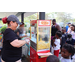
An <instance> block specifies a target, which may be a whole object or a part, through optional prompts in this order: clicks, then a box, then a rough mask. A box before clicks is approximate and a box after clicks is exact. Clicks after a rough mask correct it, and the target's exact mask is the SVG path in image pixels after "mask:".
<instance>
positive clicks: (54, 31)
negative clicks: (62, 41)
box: [51, 26, 58, 36]
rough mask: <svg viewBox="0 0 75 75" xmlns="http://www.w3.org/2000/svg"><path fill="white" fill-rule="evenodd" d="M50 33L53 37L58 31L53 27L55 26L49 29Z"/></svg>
mask: <svg viewBox="0 0 75 75" xmlns="http://www.w3.org/2000/svg"><path fill="white" fill-rule="evenodd" d="M51 30H52V31H51V33H52V36H55V34H56V32H57V31H58V29H57V28H56V27H55V26H52V29H51Z"/></svg>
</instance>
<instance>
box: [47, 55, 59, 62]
mask: <svg viewBox="0 0 75 75" xmlns="http://www.w3.org/2000/svg"><path fill="white" fill-rule="evenodd" d="M46 62H59V58H58V57H57V56H55V55H50V56H48V57H47V59H46Z"/></svg>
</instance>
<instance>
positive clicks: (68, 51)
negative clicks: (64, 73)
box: [60, 44, 75, 62]
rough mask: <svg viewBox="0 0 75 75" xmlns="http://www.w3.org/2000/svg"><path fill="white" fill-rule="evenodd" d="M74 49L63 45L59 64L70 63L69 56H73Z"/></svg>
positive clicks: (68, 45)
mask: <svg viewBox="0 0 75 75" xmlns="http://www.w3.org/2000/svg"><path fill="white" fill-rule="evenodd" d="M74 50H75V49H74V47H73V46H72V45H70V44H64V45H63V47H62V52H61V56H62V57H61V58H60V61H61V62H72V60H71V56H72V55H74V53H75V51H74Z"/></svg>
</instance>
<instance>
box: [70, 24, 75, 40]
mask: <svg viewBox="0 0 75 75" xmlns="http://www.w3.org/2000/svg"><path fill="white" fill-rule="evenodd" d="M70 34H71V35H72V38H73V39H74V40H75V25H74V24H72V25H71V32H70Z"/></svg>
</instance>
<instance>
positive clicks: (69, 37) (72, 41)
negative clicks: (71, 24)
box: [66, 34, 75, 46]
mask: <svg viewBox="0 0 75 75" xmlns="http://www.w3.org/2000/svg"><path fill="white" fill-rule="evenodd" d="M66 43H67V44H71V45H73V46H74V44H75V40H74V39H73V38H72V35H71V34H68V35H67V40H66Z"/></svg>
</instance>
